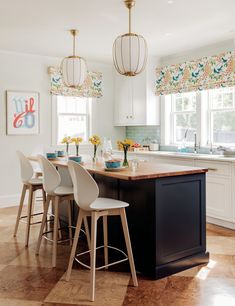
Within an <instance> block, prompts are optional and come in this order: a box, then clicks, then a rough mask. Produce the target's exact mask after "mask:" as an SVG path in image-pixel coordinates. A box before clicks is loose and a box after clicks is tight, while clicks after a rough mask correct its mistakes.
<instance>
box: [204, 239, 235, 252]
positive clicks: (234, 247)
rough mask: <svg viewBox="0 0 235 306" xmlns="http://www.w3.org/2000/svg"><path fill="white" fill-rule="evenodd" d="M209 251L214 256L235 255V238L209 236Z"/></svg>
mask: <svg viewBox="0 0 235 306" xmlns="http://www.w3.org/2000/svg"><path fill="white" fill-rule="evenodd" d="M207 250H208V251H209V252H211V253H212V254H222V255H235V237H224V236H208V237H207Z"/></svg>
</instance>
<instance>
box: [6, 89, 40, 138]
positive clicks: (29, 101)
mask: <svg viewBox="0 0 235 306" xmlns="http://www.w3.org/2000/svg"><path fill="white" fill-rule="evenodd" d="M39 123H40V95H39V92H36V91H19V90H7V91H6V134H7V135H14V136H22V135H38V134H39V132H40V126H39Z"/></svg>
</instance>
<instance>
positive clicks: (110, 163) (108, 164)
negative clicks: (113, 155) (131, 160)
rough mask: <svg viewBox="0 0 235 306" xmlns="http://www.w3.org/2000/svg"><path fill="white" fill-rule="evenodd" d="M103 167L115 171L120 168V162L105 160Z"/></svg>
mask: <svg viewBox="0 0 235 306" xmlns="http://www.w3.org/2000/svg"><path fill="white" fill-rule="evenodd" d="M105 166H106V168H108V169H115V168H120V167H121V161H120V160H107V161H106V162H105Z"/></svg>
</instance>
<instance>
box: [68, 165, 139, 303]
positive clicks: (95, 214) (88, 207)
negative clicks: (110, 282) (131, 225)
mask: <svg viewBox="0 0 235 306" xmlns="http://www.w3.org/2000/svg"><path fill="white" fill-rule="evenodd" d="M68 168H69V172H70V175H71V178H72V181H73V185H74V188H73V189H74V199H75V201H76V203H77V205H78V206H79V215H78V220H77V225H76V231H75V235H74V241H73V246H72V250H71V254H70V259H69V265H68V269H67V274H66V280H67V281H69V279H70V275H71V270H72V265H73V261H74V259H75V260H76V261H78V262H79V263H81V262H80V261H79V260H78V259H77V258H76V256H75V253H76V248H77V243H78V238H79V233H80V230H81V224H82V219H83V218H84V217H87V216H91V248H90V251H88V252H90V267H88V266H87V265H85V264H83V263H81V264H83V265H84V266H86V267H88V268H90V270H91V272H90V300H91V301H94V299H95V270H98V269H101V268H107V267H108V266H111V265H114V264H116V263H120V262H122V261H125V260H128V259H129V263H130V269H131V275H132V280H133V285H134V286H138V282H137V277H136V271H135V264H134V259H133V254H132V248H131V242H130V236H129V229H128V224H127V219H126V212H125V207H127V206H129V204H128V203H126V202H122V201H118V200H114V199H108V198H98V195H99V188H98V186H97V184H96V182H95V180H94V179H93V178H92V176H91V175H90V174H89V173H88V172H87V171H86V170H85V169H84V168H83V167H82V166H80V165H79V164H78V163H76V162H74V161H68ZM116 215H120V217H121V223H122V228H123V232H124V237H125V242H126V248H127V254H128V257H127V256H126V257H127V258H125V259H123V260H119V261H117V262H114V263H110V264H109V263H108V234H107V216H116ZM100 217H103V227H104V256H105V265H104V266H102V267H99V268H96V234H97V221H98V219H99V218H100ZM112 248H113V247H112ZM121 252H122V251H121ZM84 253H85V252H83V253H80V254H78V255H77V256H79V255H80V256H81V255H83V254H84ZM122 253H123V254H125V253H124V252H122Z"/></svg>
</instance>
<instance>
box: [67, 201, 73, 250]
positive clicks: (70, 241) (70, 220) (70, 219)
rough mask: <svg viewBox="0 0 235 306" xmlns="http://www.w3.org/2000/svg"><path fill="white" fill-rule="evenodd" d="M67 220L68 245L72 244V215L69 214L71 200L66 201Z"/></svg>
mask: <svg viewBox="0 0 235 306" xmlns="http://www.w3.org/2000/svg"><path fill="white" fill-rule="evenodd" d="M68 221H69V245H72V243H73V241H72V239H73V234H72V227H71V226H72V215H71V202H70V201H68Z"/></svg>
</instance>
